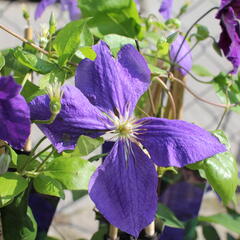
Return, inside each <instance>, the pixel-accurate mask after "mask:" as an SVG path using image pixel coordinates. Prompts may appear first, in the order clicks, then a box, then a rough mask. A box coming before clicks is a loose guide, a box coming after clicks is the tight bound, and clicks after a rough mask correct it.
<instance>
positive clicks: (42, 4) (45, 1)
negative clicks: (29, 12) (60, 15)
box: [35, 0, 57, 20]
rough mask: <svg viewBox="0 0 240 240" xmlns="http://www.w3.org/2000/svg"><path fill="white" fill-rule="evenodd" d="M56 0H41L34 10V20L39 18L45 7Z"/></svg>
mask: <svg viewBox="0 0 240 240" xmlns="http://www.w3.org/2000/svg"><path fill="white" fill-rule="evenodd" d="M56 1H57V0H42V1H41V2H40V3H39V4H38V5H37V8H36V10H35V20H37V19H38V18H40V17H41V16H42V14H43V12H44V11H45V9H46V8H47V7H48V6H50V5H52V4H54V3H55V2H56Z"/></svg>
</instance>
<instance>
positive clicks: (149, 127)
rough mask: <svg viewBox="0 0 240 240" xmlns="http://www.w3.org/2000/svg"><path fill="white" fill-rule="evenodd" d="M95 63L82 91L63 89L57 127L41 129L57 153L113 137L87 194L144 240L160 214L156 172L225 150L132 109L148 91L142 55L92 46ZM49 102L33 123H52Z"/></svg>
mask: <svg viewBox="0 0 240 240" xmlns="http://www.w3.org/2000/svg"><path fill="white" fill-rule="evenodd" d="M93 49H94V51H95V52H96V53H97V58H96V59H95V60H94V61H91V60H89V59H84V60H83V61H82V62H81V63H80V64H79V66H78V69H77V73H76V79H75V83H76V87H74V86H65V87H64V88H63V90H64V94H63V98H62V109H61V112H60V113H59V115H58V116H57V119H56V120H55V122H54V123H52V124H50V125H39V126H40V128H41V130H42V131H43V132H44V133H45V134H46V135H47V136H48V137H49V139H50V140H51V141H52V143H53V144H54V145H55V147H56V148H57V149H58V150H59V151H62V150H65V149H73V148H74V147H75V144H76V141H77V139H78V136H79V135H80V134H82V133H83V134H88V135H89V134H90V135H91V133H92V131H95V132H108V133H109V134H110V135H111V139H112V138H114V139H115V141H116V142H115V144H114V146H113V148H112V150H111V151H110V153H109V155H108V156H107V157H106V158H105V160H104V163H103V164H102V165H101V166H100V167H99V168H98V169H97V170H96V172H95V173H94V174H93V176H92V177H91V180H90V183H89V195H90V197H91V199H92V200H93V201H94V203H95V204H96V207H97V208H98V209H99V211H100V212H101V213H102V214H103V215H104V216H105V218H106V219H107V220H108V221H109V222H110V223H111V224H113V225H115V226H116V227H118V228H120V229H121V230H123V231H125V232H127V233H130V234H132V235H133V236H138V234H139V232H140V231H141V230H142V229H143V228H144V227H146V226H147V225H148V224H150V223H151V222H152V221H153V220H154V218H155V213H156V208H157V200H158V197H157V179H158V177H157V173H156V170H155V166H154V164H157V165H158V166H176V167H183V166H185V165H187V164H190V163H194V162H197V161H200V160H203V159H205V158H208V157H210V156H212V155H214V154H217V153H219V152H224V151H226V149H225V146H224V145H222V144H221V143H220V142H219V141H218V139H217V138H216V137H214V136H213V135H211V134H210V133H209V132H207V131H205V130H203V129H202V128H200V127H197V126H195V125H193V124H190V123H187V122H184V121H180V120H168V119H161V118H154V117H147V118H143V119H140V120H137V119H135V118H134V114H133V110H134V108H135V106H136V103H137V101H138V100H139V98H140V96H141V95H142V94H143V93H144V92H145V91H146V90H147V88H148V87H149V85H150V70H149V69H148V66H147V63H146V61H145V60H144V58H143V57H142V56H141V54H140V53H139V52H138V51H137V50H136V49H135V48H134V47H133V46H132V45H125V46H124V47H122V48H121V50H120V51H119V53H118V57H117V59H114V58H113V57H112V55H111V53H110V50H109V48H108V46H107V45H106V43H104V42H102V41H100V42H99V43H98V44H97V45H95V46H93ZM48 104H49V98H48V96H46V95H45V96H39V97H37V98H35V99H34V100H33V101H32V102H31V103H30V108H31V116H32V118H33V119H48V118H49V116H50V112H49V110H48V109H49V107H48Z"/></svg>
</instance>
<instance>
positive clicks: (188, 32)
mask: <svg viewBox="0 0 240 240" xmlns="http://www.w3.org/2000/svg"><path fill="white" fill-rule="evenodd" d="M217 9H219V8H218V7H213V8H211V9H209V10H208V11H207V12H205V13H204V14H203V15H202V16H200V17H199V18H198V19H197V20H196V21H195V22H194V23H193V24H192V25H191V26H190V28H189V29H188V30H187V32H186V34H185V36H184V38H183V40H182V42H181V44H180V46H179V48H178V50H177V53H176V55H175V57H174V60H173V62H175V61H176V59H177V57H178V55H179V53H180V51H181V49H182V46H183V44H184V42H185V40H186V39H187V37H188V35H189V34H190V32H191V31H192V29H193V28H194V27H195V25H196V24H197V23H198V22H200V21H201V20H202V19H203V18H204V17H206V16H207V15H208V14H209V13H210V12H212V11H214V10H217Z"/></svg>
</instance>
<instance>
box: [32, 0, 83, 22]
mask: <svg viewBox="0 0 240 240" xmlns="http://www.w3.org/2000/svg"><path fill="white" fill-rule="evenodd" d="M56 2H57V0H42V1H41V2H40V3H39V4H38V6H37V9H36V11H35V19H38V18H40V17H41V15H42V14H43V12H44V10H45V9H46V8H47V7H48V6H50V5H52V4H54V3H56ZM60 2H61V5H62V10H68V11H69V16H70V19H71V20H77V19H79V17H80V9H79V8H78V2H77V0H60Z"/></svg>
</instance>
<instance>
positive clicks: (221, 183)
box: [188, 130, 238, 204]
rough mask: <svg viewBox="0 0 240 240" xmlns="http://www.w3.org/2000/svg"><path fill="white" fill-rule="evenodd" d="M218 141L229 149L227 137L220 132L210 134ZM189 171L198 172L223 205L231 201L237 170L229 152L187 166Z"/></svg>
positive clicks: (236, 179) (235, 184) (235, 186)
mask: <svg viewBox="0 0 240 240" xmlns="http://www.w3.org/2000/svg"><path fill="white" fill-rule="evenodd" d="M212 133H213V134H214V135H215V136H216V137H218V139H219V141H220V142H222V143H223V144H225V145H226V148H229V143H228V140H227V137H226V136H225V135H224V133H223V132H221V131H219V130H218V131H216V132H212ZM188 167H189V168H190V169H193V170H200V175H201V176H202V177H203V178H206V179H207V180H208V182H209V183H210V185H211V186H212V187H213V189H214V190H215V191H216V192H217V193H218V194H219V195H220V197H221V198H222V200H223V202H224V204H227V203H228V202H229V201H231V200H232V199H233V197H234V195H235V191H236V188H237V185H238V168H237V163H236V160H235V159H234V156H233V154H232V153H231V152H229V151H227V152H223V153H219V154H217V155H215V156H213V157H210V158H207V159H205V160H203V161H200V162H197V163H194V164H191V165H188Z"/></svg>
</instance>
